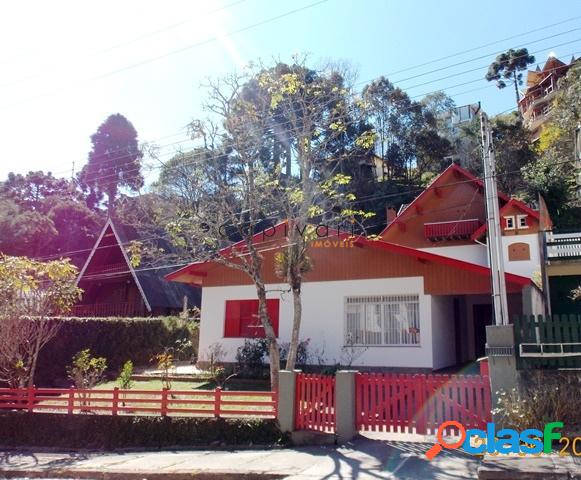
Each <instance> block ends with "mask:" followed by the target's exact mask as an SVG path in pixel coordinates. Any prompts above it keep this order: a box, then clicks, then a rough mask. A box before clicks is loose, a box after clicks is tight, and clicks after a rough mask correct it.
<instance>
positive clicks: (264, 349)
mask: <svg viewBox="0 0 581 480" xmlns="http://www.w3.org/2000/svg"><path fill="white" fill-rule="evenodd" d="M267 355H268V342H267V341H266V339H265V338H257V339H254V340H244V345H242V346H241V347H238V350H237V351H236V363H237V367H238V373H239V375H240V376H241V377H249V378H262V377H264V375H265V367H264V365H265V359H266V357H267Z"/></svg>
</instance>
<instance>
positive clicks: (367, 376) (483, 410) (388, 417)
mask: <svg viewBox="0 0 581 480" xmlns="http://www.w3.org/2000/svg"><path fill="white" fill-rule="evenodd" d="M355 388H356V395H355V403H356V424H357V428H358V429H359V430H372V431H393V432H408V433H411V432H413V431H415V432H416V433H419V434H426V433H428V432H431V433H435V431H436V430H437V428H438V427H439V426H440V425H441V424H442V423H443V422H445V421H448V420H455V421H458V422H460V423H462V424H463V425H464V426H465V427H466V428H486V423H487V422H490V421H491V413H490V382H489V379H488V377H487V376H480V375H420V374H418V375H406V374H374V373H360V374H357V376H356V381H355Z"/></svg>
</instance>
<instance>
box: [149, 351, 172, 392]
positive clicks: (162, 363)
mask: <svg viewBox="0 0 581 480" xmlns="http://www.w3.org/2000/svg"><path fill="white" fill-rule="evenodd" d="M151 361H152V362H156V364H157V368H158V370H160V371H161V383H162V384H163V388H167V389H168V390H169V389H170V388H171V377H170V370H171V368H172V367H173V355H172V354H171V353H168V352H167V351H166V352H163V353H158V354H157V355H154V357H153V358H152V359H151Z"/></svg>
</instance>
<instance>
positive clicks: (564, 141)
mask: <svg viewBox="0 0 581 480" xmlns="http://www.w3.org/2000/svg"><path fill="white" fill-rule="evenodd" d="M560 86H561V88H560V89H559V91H558V92H557V94H556V96H555V98H554V100H553V103H552V108H551V117H550V122H549V124H548V125H546V126H545V127H544V128H543V130H542V132H541V136H540V139H539V142H538V144H537V145H536V154H537V159H536V160H535V161H534V162H532V163H530V164H528V165H527V166H525V167H524V168H523V175H524V178H525V179H526V180H527V182H528V194H529V196H530V197H531V198H536V197H537V195H538V194H539V193H540V194H542V195H543V197H544V198H545V200H546V202H547V206H548V208H549V212H550V213H551V216H552V218H553V220H554V223H555V224H556V225H559V227H560V228H567V229H568V228H571V229H577V228H579V227H580V226H581V223H580V221H579V218H581V215H580V212H581V204H580V202H579V197H578V195H577V189H578V185H577V184H576V178H575V175H576V173H577V170H576V169H575V168H574V167H575V160H576V159H575V154H574V151H575V149H574V141H575V129H576V128H577V127H578V125H579V122H581V65H579V64H578V63H577V64H576V65H574V66H573V67H572V68H571V69H570V70H569V71H568V72H567V75H566V76H565V77H564V78H563V79H562V80H561V85H560Z"/></svg>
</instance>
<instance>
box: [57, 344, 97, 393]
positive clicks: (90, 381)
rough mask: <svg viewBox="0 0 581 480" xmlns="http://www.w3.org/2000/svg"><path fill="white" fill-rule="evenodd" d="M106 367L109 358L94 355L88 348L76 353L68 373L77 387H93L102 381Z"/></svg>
mask: <svg viewBox="0 0 581 480" xmlns="http://www.w3.org/2000/svg"><path fill="white" fill-rule="evenodd" d="M106 369H107V360H106V359H105V358H104V357H93V356H92V355H91V351H90V350H89V349H88V348H86V349H85V350H81V351H80V352H78V353H76V354H75V356H74V357H73V363H72V364H71V366H70V367H69V368H68V369H67V373H68V374H69V378H70V379H71V380H72V381H73V383H74V385H75V387H77V388H93V387H94V386H95V385H97V384H98V383H99V382H100V381H101V379H102V378H103V373H104V372H105V370H106Z"/></svg>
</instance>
